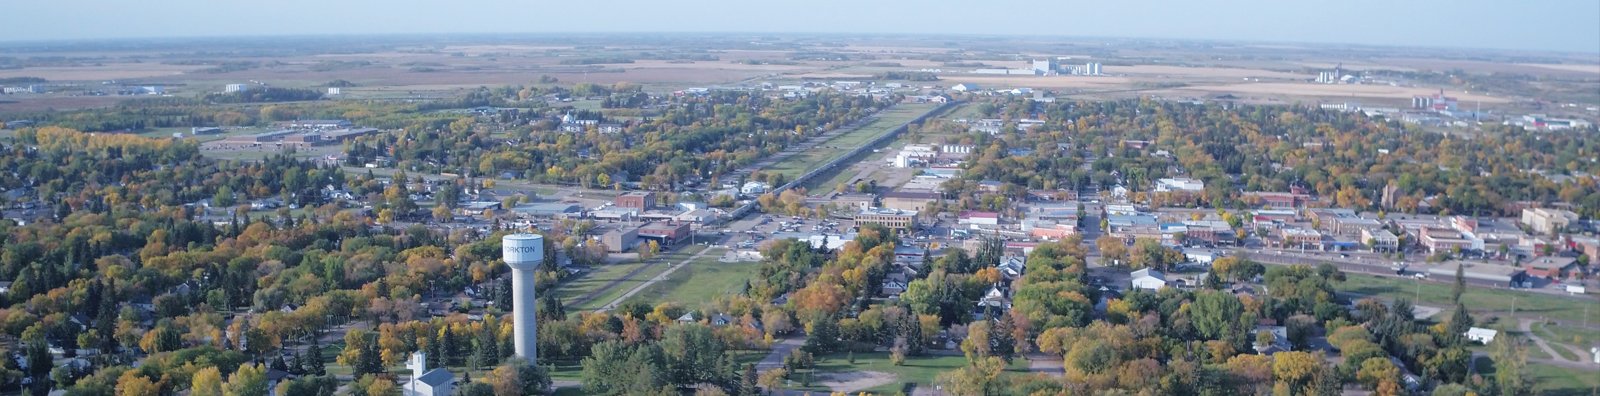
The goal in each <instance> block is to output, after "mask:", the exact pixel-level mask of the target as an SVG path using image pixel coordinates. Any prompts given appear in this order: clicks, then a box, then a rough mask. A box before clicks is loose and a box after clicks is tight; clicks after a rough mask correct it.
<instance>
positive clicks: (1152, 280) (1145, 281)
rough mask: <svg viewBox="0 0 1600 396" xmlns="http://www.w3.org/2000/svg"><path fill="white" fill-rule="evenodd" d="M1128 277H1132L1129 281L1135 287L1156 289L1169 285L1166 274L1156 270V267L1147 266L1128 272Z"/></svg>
mask: <svg viewBox="0 0 1600 396" xmlns="http://www.w3.org/2000/svg"><path fill="white" fill-rule="evenodd" d="M1128 277H1129V278H1131V280H1130V281H1129V282H1130V283H1132V286H1133V288H1135V289H1144V290H1151V291H1155V290H1161V288H1164V287H1167V276H1166V274H1162V273H1161V271H1156V270H1154V269H1150V268H1145V269H1141V270H1138V271H1133V272H1132V273H1130V274H1128Z"/></svg>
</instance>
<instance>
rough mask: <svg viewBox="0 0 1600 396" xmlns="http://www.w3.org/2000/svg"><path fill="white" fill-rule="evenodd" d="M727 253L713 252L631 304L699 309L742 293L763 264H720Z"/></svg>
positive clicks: (642, 293) (633, 298)
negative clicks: (712, 302) (719, 259)
mask: <svg viewBox="0 0 1600 396" xmlns="http://www.w3.org/2000/svg"><path fill="white" fill-rule="evenodd" d="M725 250H726V249H722V248H712V249H711V251H710V252H708V253H706V255H704V256H701V257H700V259H698V260H695V261H693V262H691V263H689V265H688V266H685V267H683V268H679V269H678V270H677V271H676V272H673V273H672V275H670V276H668V277H667V278H666V280H663V281H660V282H656V283H655V284H653V285H650V287H649V288H646V289H644V291H641V292H639V294H635V295H634V296H633V297H632V298H630V299H629V301H642V302H644V303H647V304H652V305H653V304H656V303H660V302H675V303H678V304H681V305H683V306H685V307H689V308H695V307H698V306H700V305H702V304H706V303H709V302H711V301H712V300H713V299H715V298H717V297H718V296H723V295H729V294H734V293H738V292H739V289H740V288H742V287H743V286H744V284H745V281H746V280H749V279H750V278H752V277H755V276H756V273H757V271H758V270H759V269H760V268H761V264H760V263H757V262H732V263H724V262H721V261H718V260H717V258H719V257H721V256H722V254H723V252H724V251H725Z"/></svg>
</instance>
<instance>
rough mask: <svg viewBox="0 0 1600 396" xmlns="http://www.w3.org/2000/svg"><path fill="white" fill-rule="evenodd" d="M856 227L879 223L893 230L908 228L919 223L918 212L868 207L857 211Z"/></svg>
mask: <svg viewBox="0 0 1600 396" xmlns="http://www.w3.org/2000/svg"><path fill="white" fill-rule="evenodd" d="M855 222H856V227H858V228H859V227H861V226H863V225H867V224H877V225H881V226H884V227H887V228H889V229H891V230H908V229H911V227H913V226H915V225H916V224H917V212H916V211H909V210H898V209H868V210H864V211H861V212H858V213H856V216H855Z"/></svg>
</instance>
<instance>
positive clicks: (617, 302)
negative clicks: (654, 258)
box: [595, 247, 711, 312]
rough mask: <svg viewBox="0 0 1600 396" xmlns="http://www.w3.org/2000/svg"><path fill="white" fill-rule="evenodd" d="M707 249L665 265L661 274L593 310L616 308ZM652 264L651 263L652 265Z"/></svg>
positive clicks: (695, 258) (609, 286)
mask: <svg viewBox="0 0 1600 396" xmlns="http://www.w3.org/2000/svg"><path fill="white" fill-rule="evenodd" d="M708 251H711V248H709V247H707V248H705V249H700V251H699V252H696V253H695V254H694V255H693V256H689V258H686V259H683V262H680V263H678V264H677V265H673V266H671V267H667V270H666V271H661V274H659V275H656V276H655V277H654V278H650V280H647V281H644V283H641V284H639V286H635V287H634V288H633V289H631V290H628V292H627V293H622V295H621V296H618V297H617V299H615V300H611V302H609V303H606V305H605V306H603V307H600V309H597V310H595V311H597V312H605V311H609V310H612V309H616V308H617V306H618V305H622V302H623V301H627V300H628V298H629V297H633V295H635V294H639V292H641V291H644V289H645V288H648V287H650V285H654V284H656V282H660V281H662V280H664V279H667V276H670V275H672V273H673V272H677V271H678V269H679V268H683V267H684V266H686V265H689V263H692V262H694V261H695V260H698V259H700V256H704V255H705V254H706V252H708ZM653 265H654V264H652V266H653ZM640 269H641V270H642V269H643V268H640ZM638 272H639V271H638V270H635V271H634V272H632V273H629V274H628V276H626V277H623V279H633V276H634V275H636V274H638ZM611 286H612V285H606V287H603V288H601V289H600V290H607V289H610V288H611Z"/></svg>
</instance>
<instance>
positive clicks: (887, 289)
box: [878, 272, 907, 297]
mask: <svg viewBox="0 0 1600 396" xmlns="http://www.w3.org/2000/svg"><path fill="white" fill-rule="evenodd" d="M906 285H907V284H906V276H905V274H902V273H899V272H896V273H892V274H889V275H887V276H885V277H884V279H883V286H881V287H879V288H878V293H879V294H882V295H883V296H885V297H897V296H899V295H900V293H904V292H905V291H906Z"/></svg>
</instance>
